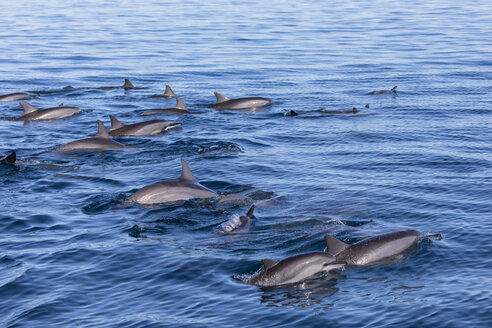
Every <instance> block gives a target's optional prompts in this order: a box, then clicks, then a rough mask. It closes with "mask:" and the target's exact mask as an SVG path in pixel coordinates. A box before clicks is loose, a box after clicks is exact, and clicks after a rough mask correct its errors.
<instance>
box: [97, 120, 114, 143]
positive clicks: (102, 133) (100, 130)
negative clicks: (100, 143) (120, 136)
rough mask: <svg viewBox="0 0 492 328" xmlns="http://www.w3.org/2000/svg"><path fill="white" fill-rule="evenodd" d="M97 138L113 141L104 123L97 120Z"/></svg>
mask: <svg viewBox="0 0 492 328" xmlns="http://www.w3.org/2000/svg"><path fill="white" fill-rule="evenodd" d="M95 136H96V137H99V138H108V139H111V136H110V135H109V133H108V131H107V130H106V128H105V127H104V124H103V122H101V121H100V120H97V134H96V135H95Z"/></svg>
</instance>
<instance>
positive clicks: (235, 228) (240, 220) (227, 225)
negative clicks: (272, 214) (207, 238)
mask: <svg viewBox="0 0 492 328" xmlns="http://www.w3.org/2000/svg"><path fill="white" fill-rule="evenodd" d="M254 210H255V206H254V205H251V207H250V208H249V211H248V213H246V215H242V216H237V215H234V216H233V217H232V218H231V219H230V220H229V221H227V222H224V223H223V224H221V225H220V227H219V229H217V230H216V232H217V233H220V234H224V235H229V234H235V233H239V232H247V231H248V230H249V226H250V225H251V218H252V217H253V211H254Z"/></svg>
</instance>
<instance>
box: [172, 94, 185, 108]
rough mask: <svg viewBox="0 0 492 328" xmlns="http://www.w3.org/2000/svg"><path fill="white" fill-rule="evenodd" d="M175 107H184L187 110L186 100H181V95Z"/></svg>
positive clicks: (177, 98)
mask: <svg viewBox="0 0 492 328" xmlns="http://www.w3.org/2000/svg"><path fill="white" fill-rule="evenodd" d="M174 107H175V108H178V109H184V110H187V108H186V106H185V104H184V102H183V101H182V100H181V98H179V97H176V106H174Z"/></svg>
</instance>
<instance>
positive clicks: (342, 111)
mask: <svg viewBox="0 0 492 328" xmlns="http://www.w3.org/2000/svg"><path fill="white" fill-rule="evenodd" d="M365 107H366V108H369V104H367V105H366V106H365ZM358 112H359V110H358V109H357V107H352V109H338V110H330V109H325V108H322V109H316V110H309V111H306V112H302V114H313V113H316V114H329V115H337V114H357V113H358ZM297 115H299V113H298V112H296V111H295V110H290V111H288V112H285V113H284V116H297Z"/></svg>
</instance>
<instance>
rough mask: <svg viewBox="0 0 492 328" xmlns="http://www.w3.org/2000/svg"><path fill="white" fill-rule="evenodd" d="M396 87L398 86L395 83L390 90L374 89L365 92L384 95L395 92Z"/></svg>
mask: <svg viewBox="0 0 492 328" xmlns="http://www.w3.org/2000/svg"><path fill="white" fill-rule="evenodd" d="M396 88H398V86H396V85H395V86H394V87H393V88H391V90H374V91H371V92H368V93H366V95H384V94H388V93H396Z"/></svg>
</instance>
